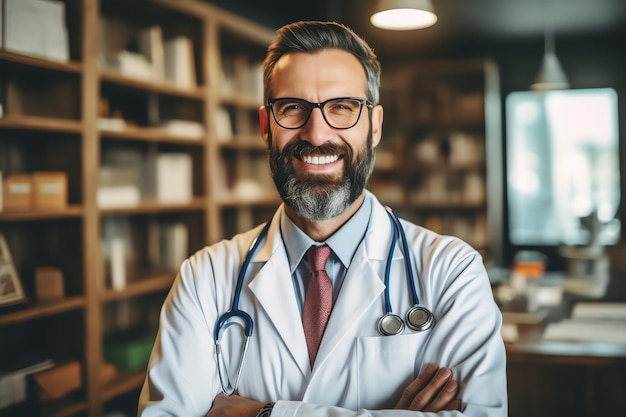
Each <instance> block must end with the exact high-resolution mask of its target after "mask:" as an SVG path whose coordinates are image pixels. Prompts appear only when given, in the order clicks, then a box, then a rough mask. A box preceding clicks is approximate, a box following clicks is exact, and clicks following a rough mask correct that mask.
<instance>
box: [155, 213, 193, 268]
mask: <svg viewBox="0 0 626 417" xmlns="http://www.w3.org/2000/svg"><path fill="white" fill-rule="evenodd" d="M160 238H161V248H160V249H161V261H162V266H163V268H165V269H166V270H168V271H176V270H178V268H179V267H180V264H181V263H182V262H183V261H184V260H185V258H187V256H188V230H187V226H186V225H185V224H184V223H180V222H177V223H166V224H164V225H163V226H162V228H161V236H160Z"/></svg>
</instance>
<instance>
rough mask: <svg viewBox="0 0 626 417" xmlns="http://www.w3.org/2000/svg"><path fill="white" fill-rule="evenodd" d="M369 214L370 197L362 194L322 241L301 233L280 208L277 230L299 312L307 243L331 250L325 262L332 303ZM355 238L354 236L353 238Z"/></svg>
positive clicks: (305, 280)
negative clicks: (342, 221) (359, 201)
mask: <svg viewBox="0 0 626 417" xmlns="http://www.w3.org/2000/svg"><path fill="white" fill-rule="evenodd" d="M371 213H372V201H371V197H370V196H369V195H368V194H366V196H365V200H364V201H363V204H361V207H359V209H358V210H357V211H356V213H354V215H352V217H350V219H349V220H348V221H347V222H346V223H345V224H344V225H343V226H341V228H340V229H339V230H337V231H336V232H335V233H334V234H333V235H332V236H331V237H329V238H328V239H327V240H326V241H325V242H316V241H315V240H313V239H311V238H310V237H309V236H308V235H307V234H306V233H304V232H303V231H302V230H301V229H300V228H299V227H298V226H296V224H295V223H294V222H292V221H291V219H290V218H289V217H288V216H287V215H286V214H285V212H284V211H283V212H282V214H281V217H280V233H281V236H282V238H283V244H284V245H285V250H286V252H287V258H288V259H289V268H290V272H291V278H292V280H293V287H294V291H295V293H296V299H297V300H298V305H299V306H300V314H302V308H303V306H304V296H305V294H306V288H307V285H308V283H309V262H308V261H307V259H306V256H305V255H306V252H307V251H308V250H309V248H310V247H311V246H320V245H324V244H326V245H328V246H329V247H330V248H331V249H332V253H331V255H330V257H329V258H328V261H327V262H326V272H327V274H328V276H329V278H330V281H331V283H332V285H333V303H334V302H335V301H336V300H337V295H338V294H339V290H340V289H341V285H342V284H343V279H344V277H345V276H346V272H347V271H348V268H349V267H350V262H351V261H352V257H353V256H354V253H355V252H356V249H357V248H358V247H359V244H360V243H361V240H363V236H365V231H366V230H367V226H368V224H369V219H370V217H371V216H370V215H371ZM355 237H356V239H355Z"/></svg>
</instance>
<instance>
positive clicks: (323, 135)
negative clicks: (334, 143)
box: [302, 107, 334, 146]
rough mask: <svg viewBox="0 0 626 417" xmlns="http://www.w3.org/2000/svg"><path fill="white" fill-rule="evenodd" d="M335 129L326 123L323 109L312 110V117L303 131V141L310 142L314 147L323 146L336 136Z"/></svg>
mask: <svg viewBox="0 0 626 417" xmlns="http://www.w3.org/2000/svg"><path fill="white" fill-rule="evenodd" d="M333 130H334V129H333V128H332V127H330V125H329V124H328V123H326V119H324V115H323V114H322V109H320V108H319V107H315V108H313V110H311V116H309V120H308V121H307V122H306V124H305V125H304V127H303V129H302V139H304V140H306V141H308V142H309V143H311V144H312V145H315V146H319V145H322V144H324V143H326V142H328V140H329V139H330V138H331V137H332V136H333V135H334V132H333Z"/></svg>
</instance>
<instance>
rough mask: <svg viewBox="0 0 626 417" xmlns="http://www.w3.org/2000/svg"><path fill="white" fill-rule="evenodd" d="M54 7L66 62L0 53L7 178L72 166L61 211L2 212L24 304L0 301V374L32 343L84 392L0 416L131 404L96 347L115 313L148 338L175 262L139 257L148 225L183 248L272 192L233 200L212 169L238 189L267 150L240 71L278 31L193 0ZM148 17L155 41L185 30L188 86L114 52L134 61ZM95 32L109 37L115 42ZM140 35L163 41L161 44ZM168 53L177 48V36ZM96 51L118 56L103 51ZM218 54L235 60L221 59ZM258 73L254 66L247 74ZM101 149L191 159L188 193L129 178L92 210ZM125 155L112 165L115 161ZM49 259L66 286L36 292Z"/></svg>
mask: <svg viewBox="0 0 626 417" xmlns="http://www.w3.org/2000/svg"><path fill="white" fill-rule="evenodd" d="M62 3H63V5H64V8H65V21H66V28H67V32H68V35H69V36H68V40H69V48H68V50H69V59H68V60H67V61H56V60H49V59H46V58H42V57H40V56H31V55H28V54H21V53H15V52H11V51H9V50H3V49H0V74H1V75H0V103H1V104H2V105H3V112H2V115H1V117H0V171H1V172H2V178H3V180H5V179H6V178H8V177H9V176H11V175H13V174H29V173H32V172H35V171H61V172H64V173H65V174H67V177H68V205H67V207H66V208H64V209H61V210H31V209H25V210H21V211H6V210H3V211H0V233H2V234H3V235H4V236H5V237H6V239H7V242H8V244H9V248H10V250H11V253H12V255H13V258H14V263H15V266H16V269H17V271H18V274H19V278H20V281H21V282H22V284H23V286H24V289H25V292H26V293H27V296H28V297H27V301H26V302H24V303H21V304H17V305H10V306H2V305H1V304H0V339H3V338H4V337H5V336H6V337H7V338H11V340H12V342H11V343H7V344H5V343H0V358H2V359H0V374H1V373H2V372H3V371H4V370H5V369H9V368H10V367H11V365H12V364H11V363H10V361H11V360H12V359H13V358H15V357H19V358H20V359H22V360H27V359H28V358H27V357H25V356H27V355H31V354H32V355H35V356H37V359H40V358H48V359H52V360H53V361H54V362H61V361H64V360H77V361H78V362H79V363H80V364H81V369H82V381H83V389H81V390H80V391H79V392H76V393H72V394H71V395H69V396H67V397H64V398H61V399H58V400H54V401H52V402H45V403H40V402H39V401H38V400H37V398H36V396H30V397H28V399H27V400H26V401H25V402H22V403H20V404H17V405H14V406H11V407H8V408H4V409H0V417H9V416H14V415H35V414H38V415H43V416H94V417H96V416H102V415H104V414H105V413H107V412H109V411H114V410H121V411H124V412H126V413H127V414H128V415H134V414H135V413H136V405H137V401H136V400H137V395H138V393H139V389H140V388H141V385H142V383H143V379H144V373H143V372H126V371H124V370H118V373H117V375H116V376H115V378H114V380H113V381H108V382H103V380H102V376H103V373H104V368H103V363H104V346H105V343H106V341H107V339H108V338H109V336H111V335H112V334H115V332H116V331H123V330H126V329H124V328H118V324H116V315H118V314H120V313H119V312H120V311H125V309H128V311H129V314H130V315H129V317H128V321H129V322H131V323H132V325H134V326H137V327H140V328H142V329H143V330H146V332H147V333H148V334H152V335H155V334H156V323H157V320H158V307H159V306H160V304H161V303H162V301H163V300H164V298H165V296H166V295H167V292H168V291H169V288H170V286H171V285H172V282H173V280H174V277H175V275H176V271H175V269H176V268H168V267H164V266H162V265H156V266H155V265H151V264H150V263H151V262H152V261H153V260H151V256H152V257H154V254H152V255H151V254H150V252H151V251H154V250H155V249H154V245H153V243H151V242H152V241H151V238H150V236H152V235H150V233H151V230H161V231H162V230H165V229H164V228H166V227H168V226H170V225H179V226H180V225H182V226H180V227H182V229H180V228H179V229H178V230H184V229H186V234H185V236H186V239H185V240H186V253H185V255H187V256H188V255H189V254H191V253H192V252H195V251H196V250H198V249H200V248H201V247H203V246H204V245H206V244H209V243H212V242H215V241H217V240H219V239H223V238H228V237H230V236H231V235H232V234H233V233H236V232H239V231H243V230H244V229H245V228H247V227H249V226H250V225H252V224H253V223H254V222H258V223H260V222H261V221H265V220H266V217H267V216H268V215H269V213H271V212H272V211H273V210H274V209H275V208H276V207H277V206H278V204H279V203H280V200H279V199H278V197H277V195H276V194H275V191H274V189H273V187H270V188H271V189H268V190H267V192H262V194H263V195H262V197H259V198H256V199H251V200H245V201H244V200H241V199H237V198H236V197H233V194H232V192H231V191H232V190H227V189H224V188H223V187H222V184H223V181H222V179H224V178H228V181H229V183H228V184H229V186H231V187H236V186H237V182H238V181H240V180H242V179H244V180H245V179H248V178H250V177H257V175H256V172H253V171H249V169H259V167H260V166H261V164H260V163H259V160H262V159H264V158H265V153H264V145H263V142H262V140H261V137H260V134H259V132H258V125H256V124H255V123H256V122H255V118H256V112H257V110H258V108H259V106H260V105H261V104H262V98H261V97H260V96H259V91H260V88H261V87H262V86H260V85H258V84H254V83H253V85H250V84H249V82H248V81H245V82H244V81H243V78H242V75H241V74H247V73H254V71H259V68H260V63H261V61H262V58H263V56H264V54H265V50H266V48H267V45H268V44H269V42H270V41H271V40H272V39H273V37H274V32H273V31H272V30H270V29H268V28H265V27H262V26H260V25H258V24H256V23H253V22H251V21H248V20H246V19H244V18H241V17H239V16H236V15H234V14H232V13H229V12H227V11H224V10H221V9H220V8H218V7H215V6H213V5H211V4H209V3H207V2H204V1H200V0H136V1H132V2H128V1H119V0H106V1H105V0H62ZM105 21H113V22H115V23H114V25H120V26H119V28H120V30H119V31H112V32H111V31H109V32H107V31H106V28H107V26H106V24H105V23H104V22H105ZM149 27H158V28H160V32H162V36H163V41H164V42H167V41H168V40H170V39H173V38H177V37H183V38H185V39H186V40H187V41H186V42H184V43H183V44H184V45H187V46H190V48H189V49H188V50H187V51H186V53H187V55H186V56H187V57H190V60H189V62H188V63H189V64H190V65H188V66H187V67H184V66H183V67H179V68H175V69H173V70H171V71H174V74H178V75H180V72H176V71H187V72H184V73H185V74H192V75H191V77H192V79H187V81H188V82H189V83H188V84H181V83H180V79H169V78H167V77H166V78H159V77H155V78H153V77H142V76H137V74H138V73H137V72H136V70H137V68H138V67H134V66H133V65H134V64H133V65H130V66H129V65H126V64H124V65H122V64H121V63H122V61H123V60H124V59H127V58H128V57H130V60H131V61H133V60H134V59H136V58H138V57H137V56H133V55H132V54H128V53H127V52H136V49H134V46H135V45H134V44H133V40H134V39H135V38H134V37H135V36H137V33H139V32H140V31H142V30H143V29H145V28H149ZM101 30H102V31H103V32H102V34H103V35H104V36H101ZM156 32H158V31H156ZM124 36H126V38H124ZM105 42H113V44H114V43H115V42H120V43H119V44H117V46H115V45H113V47H111V44H110V43H109V44H105ZM152 45H156V47H157V48H158V46H159V44H158V42H157V43H153V44H152ZM184 45H183V46H184ZM116 48H117V49H116ZM175 50H178V51H179V52H180V48H179V49H175ZM105 51H106V52H107V53H112V54H113V55H114V58H115V59H113V60H109V59H107V56H104V53H105ZM183 52H184V51H183ZM109 58H110V57H109ZM227 61H228V62H234V61H236V65H234V66H233V65H226V64H225V62H227ZM111 62H113V63H115V62H118V63H120V65H122V66H120V67H116V64H113V65H111ZM150 65H153V66H152V67H151V68H152V71H155V72H154V74H160V72H159V71H158V68H157V65H158V62H157V61H151V62H150ZM155 68H157V69H156V70H155ZM181 68H182V69H181ZM259 75H260V74H257V76H256V77H252V78H254V79H256V80H259V79H260V76H259ZM224 77H227V78H229V79H230V80H231V87H232V91H230V92H229V93H228V94H224V91H223V90H222V84H223V83H222V82H223V80H224ZM244 78H245V77H244ZM176 80H178V81H176ZM220 107H226V108H228V111H229V118H230V124H231V127H232V129H233V131H234V133H235V134H234V135H233V138H232V140H230V141H228V142H226V143H225V142H223V141H222V140H221V139H218V138H217V137H216V135H215V133H214V132H215V123H216V120H214V115H215V112H216V110H217V109H218V108H220ZM101 119H111V120H112V123H113V124H115V123H119V122H120V121H121V120H124V123H123V125H122V126H121V127H119V128H107V127H103V126H102V125H100V120H101ZM111 120H105V122H109V123H111ZM171 120H173V121H179V120H180V121H183V122H189V123H191V124H193V126H192V128H202V129H203V131H202V133H200V134H198V133H197V132H198V131H197V130H194V131H193V132H192V134H190V135H186V134H183V133H178V134H177V133H176V131H175V130H168V129H167V128H165V127H163V126H162V125H160V122H167V121H171ZM104 126H106V123H104ZM179 132H180V131H179ZM120 149H121V151H120ZM111 150H113V153H115V154H116V155H118V156H120V155H121V158H122V159H124V157H128V158H132V157H136V158H138V159H136V160H135V161H139V162H140V163H142V164H143V163H144V162H145V161H148V165H149V163H151V161H153V159H154V158H155V156H158V155H161V154H164V153H173V154H182V155H187V156H188V157H189V160H190V161H191V186H190V190H191V191H190V192H191V196H190V198H189V199H186V200H184V201H180V202H178V201H171V202H168V201H167V200H159V199H158V198H157V197H156V196H155V195H154V193H155V191H154V190H150V189H149V188H150V186H148V190H147V191H146V189H144V188H143V187H144V185H141V187H139V186H138V188H139V191H140V193H139V194H140V197H139V200H138V201H137V203H136V204H133V205H131V206H120V207H115V206H114V207H107V208H101V207H99V206H98V201H97V195H98V189H99V187H100V186H101V180H100V176H101V173H102V169H103V168H104V167H105V166H109V165H108V164H110V163H111V161H109V160H107V158H108V157H109V156H110V155H111ZM151 158H153V159H151ZM129 161H131V162H129ZM132 161H133V160H132V159H130V160H126V161H124V160H123V161H121V162H119V161H118V162H119V166H121V167H122V168H123V167H124V166H125V164H126V165H132ZM142 161H143V162H142ZM252 162H254V163H252ZM241 165H246V166H247V168H246V169H248V171H244V170H242V169H241V167H240V166H241ZM142 166H143V165H142ZM250 167H252V168H250ZM264 171H265V170H264ZM141 172H142V174H141V176H140V178H139V179H140V181H141V184H144V182H146V181H147V182H150V181H149V180H150V179H151V177H152V174H150V173H151V172H153V171H146V172H147V174H146V173H145V172H143V171H141ZM265 186H267V184H265ZM152 187H155V185H154V184H152ZM116 222H117V223H119V225H121V226H120V230H123V233H127V235H124V236H125V239H127V241H126V243H128V245H129V246H127V247H126V249H131V250H132V256H130V258H129V259H127V263H126V274H127V276H126V278H127V283H126V286H125V287H124V288H123V289H122V290H116V289H113V288H112V286H111V276H110V272H109V269H110V268H109V266H110V265H109V258H108V257H109V251H110V247H109V244H110V242H109V241H108V240H107V239H109V235H110V234H111V233H112V232H111V230H112V229H115V227H113V228H112V227H111V224H113V225H114V226H115V225H116V224H117V223H116ZM155 227H156V229H154V228H155ZM181 236H182V235H181ZM47 265H53V266H57V267H58V268H59V269H60V270H61V271H62V272H63V279H64V290H65V296H64V297H63V298H61V299H57V300H50V301H38V300H37V299H36V297H35V276H34V269H35V268H36V267H38V266H47ZM146 320H147V321H146ZM42 329H46V330H45V331H42ZM30 352H32V353H30Z"/></svg>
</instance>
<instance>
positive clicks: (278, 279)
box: [140, 193, 507, 417]
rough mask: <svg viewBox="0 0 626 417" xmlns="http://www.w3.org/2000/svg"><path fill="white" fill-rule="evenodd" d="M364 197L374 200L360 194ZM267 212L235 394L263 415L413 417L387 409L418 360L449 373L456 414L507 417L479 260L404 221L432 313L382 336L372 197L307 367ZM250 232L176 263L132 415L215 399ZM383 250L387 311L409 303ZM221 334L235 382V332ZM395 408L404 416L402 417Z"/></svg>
mask: <svg viewBox="0 0 626 417" xmlns="http://www.w3.org/2000/svg"><path fill="white" fill-rule="evenodd" d="M366 197H367V198H374V197H373V196H372V195H371V194H370V193H367V196H366ZM281 210H282V207H281V208H280V209H279V210H278V211H277V212H276V214H275V215H274V218H273V220H272V225H271V227H270V229H269V233H268V237H267V239H266V240H265V241H264V242H262V243H261V244H260V246H259V247H258V249H257V251H256V253H255V255H254V257H253V260H252V262H251V263H250V266H249V268H248V272H247V274H246V278H245V283H244V284H243V289H242V291H241V299H240V305H239V307H240V308H241V309H242V310H244V311H245V312H247V313H248V314H250V315H251V316H252V318H253V319H254V331H253V336H252V337H251V339H250V344H249V348H248V352H247V357H246V358H245V363H244V366H243V370H242V373H241V379H240V381H239V387H238V394H239V395H242V396H244V397H248V398H252V399H255V400H259V401H263V402H266V401H277V403H276V405H275V406H274V411H273V413H272V416H285V417H287V416H337V417H344V416H346V417H348V416H391V415H394V416H395V415H411V416H422V415H425V414H427V413H417V412H408V411H399V410H392V409H391V408H393V405H394V404H395V403H396V402H397V401H398V399H399V398H400V394H401V393H402V391H403V389H404V388H405V387H406V386H407V385H408V384H409V383H410V382H411V381H413V379H414V378H415V377H416V376H417V375H418V373H419V372H420V370H422V369H423V368H424V367H425V366H426V365H427V364H428V363H431V362H435V363H437V364H439V365H440V366H447V367H450V368H452V370H453V373H454V378H455V379H456V380H457V381H458V382H459V384H460V386H461V390H460V394H459V395H460V397H461V399H462V401H463V404H464V407H465V408H464V411H463V414H460V413H458V412H442V413H441V415H447V416H453V415H467V416H494V417H495V416H505V415H506V414H507V394H506V374H505V350H504V345H503V342H502V339H501V336H500V326H501V315H500V312H499V310H498V308H497V306H496V304H495V303H494V300H493V297H492V293H491V288H490V285H489V282H488V278H487V274H486V272H485V269H484V267H483V263H482V260H481V257H480V255H479V254H478V253H477V252H476V251H475V250H474V249H472V248H471V247H470V246H469V245H467V244H465V243H464V242H462V241H460V240H458V239H456V238H453V237H445V236H440V235H438V234H435V233H433V232H431V231H428V230H426V229H423V228H421V227H419V226H416V225H413V224H410V223H406V222H403V227H404V229H405V231H406V234H407V238H408V242H409V246H410V248H411V250H412V252H413V253H412V255H411V257H412V261H413V266H414V270H415V271H416V275H417V276H418V277H419V278H417V292H418V295H419V298H420V302H421V305H424V306H426V307H427V308H429V309H430V310H431V311H432V312H433V314H434V316H435V324H434V326H432V327H431V329H429V330H427V331H423V332H413V331H411V330H409V329H408V328H407V330H405V332H404V334H402V335H399V336H381V335H380V334H379V333H378V330H377V324H378V320H379V319H380V317H381V316H382V315H383V312H384V288H385V286H384V281H383V280H384V270H385V264H386V261H387V255H388V251H389V247H390V241H391V236H392V227H391V223H390V221H389V217H388V215H387V213H386V211H385V209H384V207H383V206H382V205H381V204H380V203H378V202H377V201H376V200H375V199H374V204H373V207H372V215H371V219H370V222H369V226H368V229H367V232H366V235H365V238H364V239H363V241H362V242H361V244H360V245H359V247H358V249H357V251H356V253H355V255H354V259H353V261H352V264H351V265H350V267H349V269H348V272H347V275H346V277H345V280H344V283H343V287H342V289H341V291H340V293H339V296H338V298H337V300H336V302H335V305H334V307H333V310H332V313H331V317H330V320H329V322H328V326H327V328H326V331H325V334H324V338H323V340H322V342H321V346H320V348H319V352H318V355H317V360H316V362H315V365H314V368H313V370H311V369H310V367H309V360H308V353H307V346H306V342H305V337H304V332H303V329H302V322H301V315H300V311H299V308H298V305H297V302H296V297H295V293H294V287H293V283H292V279H291V275H290V273H289V265H288V262H287V255H286V252H285V248H284V245H283V241H282V239H281V235H280V231H279V223H280V221H279V215H280V211H281ZM259 231H260V227H257V228H256V229H255V230H252V231H250V232H247V233H244V234H241V235H238V236H236V237H234V238H233V239H232V240H230V241H222V242H220V243H217V244H215V245H212V246H209V247H206V248H204V249H202V250H200V251H198V252H197V253H196V254H194V255H193V256H191V257H190V258H189V259H188V260H186V261H185V262H184V263H183V264H182V266H181V269H180V273H179V274H178V276H177V277H176V280H175V283H174V285H173V287H172V289H171V292H170V294H169V295H168V297H167V300H166V302H165V304H164V306H163V310H162V312H161V323H160V329H159V333H158V336H157V339H156V343H155V346H154V349H153V352H152V355H151V359H150V364H149V366H148V373H147V377H146V381H145V384H144V387H143V390H142V393H141V398H140V414H141V413H142V412H143V414H141V415H142V416H164V415H172V416H177V417H183V416H198V417H203V416H205V415H206V413H207V412H208V410H209V409H210V407H211V404H212V402H213V399H214V398H215V396H216V395H217V394H219V393H220V392H221V385H220V380H219V377H218V373H217V367H216V358H215V356H216V355H215V346H214V339H213V334H214V329H215V323H216V321H217V319H218V317H220V315H222V314H224V313H225V312H226V311H228V310H229V309H230V308H231V301H232V298H233V292H234V288H235V284H236V280H237V274H238V272H239V269H240V266H241V264H242V262H243V259H244V257H245V256H246V253H247V252H248V249H249V247H250V245H251V243H252V241H253V240H254V239H255V238H256V237H257V235H258V234H259ZM398 243H399V244H398V246H397V247H396V250H395V253H394V255H393V265H392V270H391V271H392V272H391V278H390V294H391V295H390V296H391V302H392V306H393V310H394V312H395V313H397V314H400V315H401V316H404V314H405V312H406V311H407V310H408V309H409V308H410V307H411V306H412V305H413V302H412V300H411V296H410V290H409V287H408V282H407V277H406V273H405V265H404V258H403V254H402V251H401V250H400V247H401V245H400V241H398ZM239 330H240V329H239V328H238V327H237V326H229V327H228V328H227V329H226V330H225V331H223V332H224V333H223V335H222V339H221V340H222V341H221V345H222V349H223V350H225V351H226V352H225V354H226V355H228V356H229V358H227V362H228V363H229V364H230V365H229V366H230V373H229V375H230V377H231V378H234V375H235V373H236V367H237V364H238V359H239V352H240V350H241V342H242V337H241V336H240V333H241V332H240V331H239ZM405 413H406V414H405Z"/></svg>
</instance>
